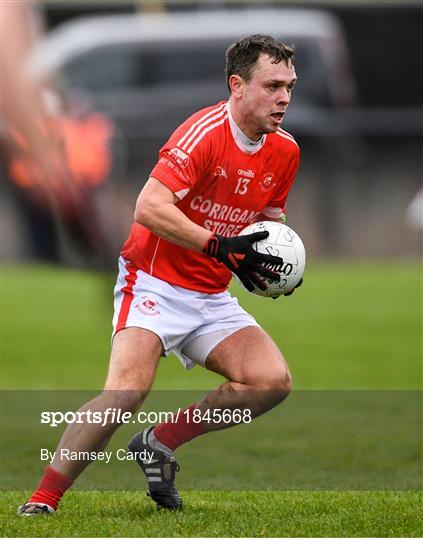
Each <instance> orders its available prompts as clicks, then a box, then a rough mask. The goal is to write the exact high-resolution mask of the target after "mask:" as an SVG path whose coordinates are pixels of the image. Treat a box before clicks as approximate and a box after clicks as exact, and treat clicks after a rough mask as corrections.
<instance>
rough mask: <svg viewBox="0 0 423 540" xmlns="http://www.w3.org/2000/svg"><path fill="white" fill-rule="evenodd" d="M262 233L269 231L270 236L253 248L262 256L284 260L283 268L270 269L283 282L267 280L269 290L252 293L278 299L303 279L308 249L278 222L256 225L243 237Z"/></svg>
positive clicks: (245, 231)
mask: <svg viewBox="0 0 423 540" xmlns="http://www.w3.org/2000/svg"><path fill="white" fill-rule="evenodd" d="M261 231H268V232H269V236H268V237H267V238H265V239H264V240H260V241H259V242H255V243H254V244H253V248H254V249H255V250H256V251H258V252H259V253H265V254H269V255H275V256H276V257H280V258H281V259H283V264H282V265H280V266H277V267H273V266H271V265H266V266H267V267H268V268H270V269H271V270H274V271H276V272H278V274H279V275H280V279H279V281H276V282H274V281H271V280H270V279H266V278H263V281H264V283H265V284H266V285H267V288H266V290H264V291H262V290H260V289H259V288H258V287H255V288H254V291H252V293H253V294H257V295H259V296H270V297H272V298H277V297H278V296H280V295H281V294H285V293H288V292H290V291H292V289H294V287H295V286H296V285H297V283H298V282H299V281H300V279H301V278H302V276H303V273H304V269H305V262H306V253H305V248H304V244H303V242H302V240H301V238H300V237H299V236H298V234H297V233H296V232H295V231H294V230H293V229H291V228H290V227H288V226H287V225H284V224H283V223H279V222H277V221H259V222H257V223H253V224H252V225H249V226H248V227H246V228H245V229H243V230H242V231H241V232H240V235H245V234H252V233H257V232H261ZM235 278H236V279H237V281H238V283H239V284H240V285H241V287H243V288H245V287H244V286H243V284H242V283H241V282H240V281H239V279H238V278H237V277H236V276H235Z"/></svg>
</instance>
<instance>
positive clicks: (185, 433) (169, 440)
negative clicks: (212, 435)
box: [153, 403, 207, 452]
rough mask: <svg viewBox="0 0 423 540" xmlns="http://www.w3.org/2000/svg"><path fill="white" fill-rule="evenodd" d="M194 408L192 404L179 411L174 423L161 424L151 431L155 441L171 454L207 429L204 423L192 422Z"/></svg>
mask: <svg viewBox="0 0 423 540" xmlns="http://www.w3.org/2000/svg"><path fill="white" fill-rule="evenodd" d="M196 407H197V406H196V405H195V403H194V404H192V405H190V406H189V407H188V408H186V409H183V410H182V411H180V413H179V417H178V419H177V421H176V422H163V424H159V425H158V426H156V427H155V428H154V430H153V434H154V436H155V437H156V439H157V440H158V441H159V442H161V443H162V444H164V445H165V446H167V447H168V448H170V449H171V450H172V452H173V451H174V450H176V449H177V448H178V446H181V444H184V443H186V442H188V441H190V440H191V439H194V438H195V437H198V436H199V435H202V434H203V433H206V432H207V429H206V426H205V424H204V422H202V421H201V422H194V421H193V410H194V409H195V408H196ZM174 419H175V418H174Z"/></svg>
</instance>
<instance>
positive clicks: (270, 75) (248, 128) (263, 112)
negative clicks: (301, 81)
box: [238, 54, 297, 140]
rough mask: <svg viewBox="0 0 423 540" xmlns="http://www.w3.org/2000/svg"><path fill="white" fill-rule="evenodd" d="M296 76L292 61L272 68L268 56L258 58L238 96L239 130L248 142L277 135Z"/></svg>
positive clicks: (282, 62) (274, 65) (272, 63)
mask: <svg viewBox="0 0 423 540" xmlns="http://www.w3.org/2000/svg"><path fill="white" fill-rule="evenodd" d="M296 80H297V76H296V74H295V68H294V65H293V64H292V62H291V61H289V63H288V64H286V63H285V62H284V61H281V62H279V63H278V64H275V63H274V62H273V61H272V58H270V57H269V56H267V55H264V54H262V55H260V56H259V58H258V60H257V62H256V65H255V66H254V68H253V70H252V73H251V79H250V80H249V81H248V82H246V81H242V84H241V86H240V95H239V101H238V103H239V112H240V115H241V122H240V124H242V125H240V126H239V127H240V128H241V129H242V131H243V132H244V133H245V134H246V135H247V136H248V137H250V138H251V139H253V140H258V139H259V138H260V137H261V136H262V135H263V134H264V133H273V132H275V131H277V129H278V127H279V126H280V124H281V123H282V120H283V118H284V115H285V113H286V110H287V108H288V105H289V102H290V101H291V93H292V89H293V88H294V85H295V82H296Z"/></svg>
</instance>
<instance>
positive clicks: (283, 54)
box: [225, 34, 294, 92]
mask: <svg viewBox="0 0 423 540" xmlns="http://www.w3.org/2000/svg"><path fill="white" fill-rule="evenodd" d="M260 54H267V55H268V56H269V57H270V58H272V60H273V62H274V63H275V64H279V62H282V61H283V62H285V63H286V64H287V65H288V63H289V60H291V61H292V60H293V58H294V49H293V48H292V47H289V46H288V45H285V44H284V43H282V42H280V41H278V40H277V39H275V38H273V37H272V36H266V35H264V34H253V35H252V36H247V37H244V38H242V39H240V40H239V41H236V42H235V43H232V45H230V46H229V47H228V49H227V51H226V70H225V72H226V84H227V85H228V89H229V92H230V91H231V89H230V87H229V78H230V76H231V75H239V76H240V77H242V78H243V79H244V81H247V82H248V81H249V80H250V79H251V72H252V70H253V67H254V65H255V63H256V62H257V60H258V58H259V56H260Z"/></svg>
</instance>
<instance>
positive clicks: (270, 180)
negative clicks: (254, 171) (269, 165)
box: [259, 173, 276, 192]
mask: <svg viewBox="0 0 423 540" xmlns="http://www.w3.org/2000/svg"><path fill="white" fill-rule="evenodd" d="M275 185H276V183H275V175H274V174H273V173H266V174H265V175H264V176H263V178H262V179H261V180H260V182H259V186H260V188H261V190H262V191H264V192H266V191H270V190H271V189H273V188H274V187H275Z"/></svg>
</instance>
